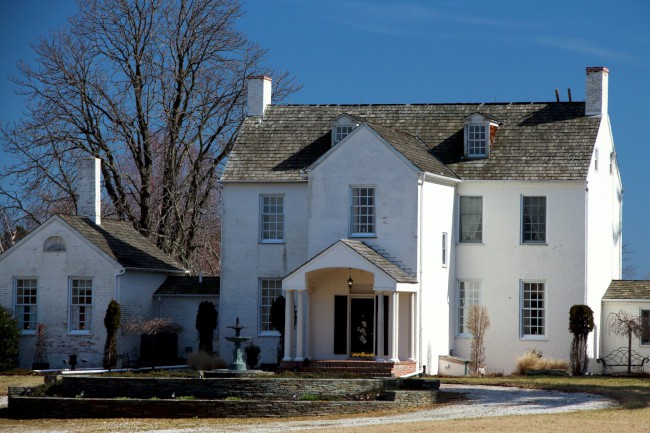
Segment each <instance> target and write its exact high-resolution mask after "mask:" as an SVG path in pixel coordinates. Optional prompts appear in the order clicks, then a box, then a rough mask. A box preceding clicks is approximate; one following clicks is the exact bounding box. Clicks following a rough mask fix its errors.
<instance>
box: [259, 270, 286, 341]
mask: <svg viewBox="0 0 650 433" xmlns="http://www.w3.org/2000/svg"><path fill="white" fill-rule="evenodd" d="M259 284H260V331H261V332H267V331H273V330H274V329H273V325H272V324H271V305H272V304H273V301H275V300H276V299H277V298H278V297H279V296H280V295H282V280H281V279H279V278H260V280H259ZM275 330H276V331H279V329H275Z"/></svg>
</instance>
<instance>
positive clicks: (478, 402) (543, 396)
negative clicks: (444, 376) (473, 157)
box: [155, 384, 616, 433]
mask: <svg viewBox="0 0 650 433" xmlns="http://www.w3.org/2000/svg"><path fill="white" fill-rule="evenodd" d="M440 390H441V391H445V392H456V393H463V394H465V396H466V398H467V399H468V400H464V401H462V402H461V403H459V404H449V405H443V406H440V407H436V408H434V409H428V410H421V411H416V412H409V413H405V414H399V415H388V416H381V417H373V418H351V419H337V420H322V421H321V420H319V419H312V420H309V421H269V422H264V423H263V424H262V423H260V424H246V425H242V426H237V425H220V426H218V427H216V426H215V428H214V429H213V428H200V429H191V430H190V429H187V430H178V429H173V430H156V431H155V433H189V432H190V431H191V432H204V433H213V432H214V433H216V432H219V433H221V432H247V433H248V432H250V433H272V432H286V431H294V430H309V429H322V428H332V429H336V428H341V427H355V426H370V425H377V424H391V423H408V422H418V421H436V420H445V419H461V418H479V417H489V416H505V415H523V414H546V413H558V412H574V411H578V410H593V409H606V408H611V407H615V406H616V403H615V402H614V401H612V400H610V399H607V398H605V397H602V396H598V395H594V394H584V393H565V392H558V391H541V390H531V389H521V388H508V387H497V386H481V385H471V386H469V385H445V384H442V385H440Z"/></svg>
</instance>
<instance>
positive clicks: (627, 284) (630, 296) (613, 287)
mask: <svg viewBox="0 0 650 433" xmlns="http://www.w3.org/2000/svg"><path fill="white" fill-rule="evenodd" d="M603 300H648V301H649V302H650V281H648V280H612V282H611V283H610V284H609V287H608V288H607V291H606V292H605V294H604V295H603Z"/></svg>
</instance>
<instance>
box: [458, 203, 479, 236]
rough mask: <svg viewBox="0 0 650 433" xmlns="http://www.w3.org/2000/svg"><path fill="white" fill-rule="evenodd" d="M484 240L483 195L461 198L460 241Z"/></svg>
mask: <svg viewBox="0 0 650 433" xmlns="http://www.w3.org/2000/svg"><path fill="white" fill-rule="evenodd" d="M482 241H483V197H469V196H463V197H461V198H460V242H482Z"/></svg>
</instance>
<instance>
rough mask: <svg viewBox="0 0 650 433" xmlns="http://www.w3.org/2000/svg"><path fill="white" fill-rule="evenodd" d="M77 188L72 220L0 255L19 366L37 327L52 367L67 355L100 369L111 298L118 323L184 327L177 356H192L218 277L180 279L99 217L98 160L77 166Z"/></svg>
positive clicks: (0, 285) (130, 234) (145, 245)
mask: <svg viewBox="0 0 650 433" xmlns="http://www.w3.org/2000/svg"><path fill="white" fill-rule="evenodd" d="M77 188H78V207H77V215H75V216H70V215H55V216H53V217H51V218H50V219H48V220H47V221H46V222H45V223H43V224H42V225H41V226H39V227H38V228H37V229H35V230H34V231H32V232H31V233H29V234H28V235H27V236H26V237H25V238H23V239H21V240H20V241H19V242H18V243H17V244H16V245H14V246H13V247H11V248H10V249H9V250H7V251H6V252H5V253H3V254H2V255H0V305H3V306H4V307H6V308H8V309H10V310H11V311H13V312H14V313H15V315H16V318H17V319H18V324H19V328H20V333H21V338H20V347H19V352H20V359H19V362H20V366H21V367H22V368H29V367H31V366H32V362H33V361H34V352H35V348H36V329H37V326H38V324H43V325H45V327H46V337H47V342H48V345H47V360H48V361H49V367H50V368H68V367H69V366H68V365H66V364H64V360H68V359H69V356H70V355H71V354H77V355H79V358H80V359H83V360H85V361H86V363H85V364H83V365H82V364H81V363H80V365H79V366H80V367H81V366H88V367H100V366H101V365H102V357H103V351H104V343H105V341H106V329H105V327H104V316H105V314H106V308H107V307H108V304H109V302H110V301H111V299H115V300H117V302H119V303H120V305H121V310H122V318H123V321H127V320H129V319H145V320H146V319H152V318H156V317H166V318H172V319H173V320H174V322H175V323H177V324H180V325H181V326H183V328H184V331H183V332H182V333H181V334H180V335H179V352H181V353H178V355H184V353H182V352H184V351H185V348H186V347H191V348H192V350H197V348H198V338H197V332H196V329H194V318H195V317H196V312H197V309H198V304H199V303H200V302H201V301H203V300H208V301H212V302H217V301H218V290H219V287H218V278H206V279H205V281H203V280H202V281H200V282H199V281H197V278H196V277H189V276H186V274H187V272H186V271H185V270H184V269H183V268H182V267H181V266H180V265H179V264H178V263H176V262H175V261H174V260H172V259H171V258H170V257H169V256H167V255H166V254H165V253H163V252H162V251H161V250H160V249H158V248H157V247H155V246H154V245H153V244H152V243H151V242H150V241H149V240H147V239H146V238H144V237H143V236H142V235H140V234H139V233H138V232H137V231H136V230H134V229H133V227H132V226H131V225H130V224H128V223H126V222H123V221H112V220H106V219H102V218H101V215H100V161H99V159H95V158H88V159H82V160H79V162H78V174H77ZM204 282H205V284H203V283H204ZM154 293H155V295H154ZM118 342H119V345H120V346H119V353H120V354H124V355H125V356H129V361H131V362H133V361H135V360H137V359H138V358H139V356H140V354H139V339H138V336H129V335H124V334H123V333H120V335H119V337H118ZM190 351H191V350H190ZM173 355H176V354H173ZM173 355H172V357H174V356H173ZM174 358H175V357H174Z"/></svg>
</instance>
